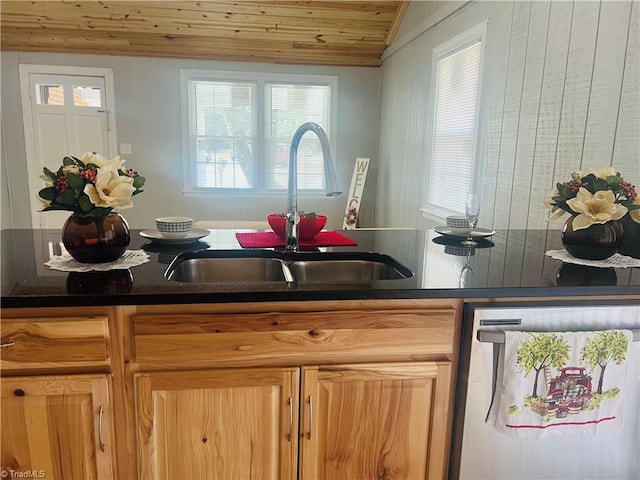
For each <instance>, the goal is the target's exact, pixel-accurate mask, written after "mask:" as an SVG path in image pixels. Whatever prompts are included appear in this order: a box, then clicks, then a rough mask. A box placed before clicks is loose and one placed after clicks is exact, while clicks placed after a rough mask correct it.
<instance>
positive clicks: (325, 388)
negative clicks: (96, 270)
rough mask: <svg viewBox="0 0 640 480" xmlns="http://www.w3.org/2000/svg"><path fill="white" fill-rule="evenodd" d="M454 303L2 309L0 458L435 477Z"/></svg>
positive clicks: (262, 475) (205, 473) (75, 474)
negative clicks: (0, 433) (0, 422)
mask: <svg viewBox="0 0 640 480" xmlns="http://www.w3.org/2000/svg"><path fill="white" fill-rule="evenodd" d="M462 305H463V304H462V301H461V300H450V299H431V300H423V299H405V300H345V301H295V302H294V301H283V302H247V303H219V304H191V305H143V306H133V305H132V306H113V307H73V308H64V307H56V308H25V309H3V310H2V317H3V318H2V323H1V324H0V333H1V336H2V345H3V348H2V358H1V360H0V366H1V371H0V374H1V375H2V406H1V407H2V468H4V469H6V470H8V471H10V472H11V471H16V472H18V471H20V472H25V471H30V472H43V474H46V475H47V477H46V478H82V479H85V478H89V479H92V478H100V479H102V478H106V479H109V478H123V479H135V478H141V479H146V478H150V479H156V478H158V479H160V478H166V479H171V480H173V479H179V478H188V479H199V478H207V479H245V478H256V479H266V478H268V479H276V478H277V479H296V478H301V479H318V478H358V479H361V478H375V479H384V478H394V479H402V478H404V479H412V480H413V479H414V478H445V477H446V475H447V469H446V465H447V462H448V455H449V452H448V445H449V439H450V433H451V423H452V415H451V408H452V399H453V388H454V384H455V379H454V378H453V377H454V374H453V373H452V372H454V371H455V369H456V362H457V355H458V343H459V334H460V320H461V313H462ZM309 399H310V400H309ZM101 445H102V447H101ZM103 448H104V451H103Z"/></svg>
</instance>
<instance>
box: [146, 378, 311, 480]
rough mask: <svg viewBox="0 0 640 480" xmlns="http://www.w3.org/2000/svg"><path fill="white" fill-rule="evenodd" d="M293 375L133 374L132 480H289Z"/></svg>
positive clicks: (294, 419) (293, 452)
mask: <svg viewBox="0 0 640 480" xmlns="http://www.w3.org/2000/svg"><path fill="white" fill-rule="evenodd" d="M299 381H300V372H299V369H298V368H254V369H224V370H202V371H188V372H166V373H150V374H140V375H138V376H137V377H136V399H137V400H136V401H137V414H138V418H137V422H138V453H139V455H138V461H139V469H138V471H139V476H140V478H154V479H171V480H177V479H181V478H183V479H189V480H196V479H203V478H207V479H225V480H227V479H236V478H237V479H250V478H252V479H266V478H274V479H275V478H278V479H293V478H295V475H296V463H297V453H298V446H297V437H298V427H297V425H298V411H297V407H298V388H299V387H298V385H299Z"/></svg>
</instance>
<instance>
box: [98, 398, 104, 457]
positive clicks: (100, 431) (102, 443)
mask: <svg viewBox="0 0 640 480" xmlns="http://www.w3.org/2000/svg"><path fill="white" fill-rule="evenodd" d="M103 414H104V407H103V406H102V405H100V410H98V445H99V446H100V450H102V451H103V452H104V442H103V441H102V417H103Z"/></svg>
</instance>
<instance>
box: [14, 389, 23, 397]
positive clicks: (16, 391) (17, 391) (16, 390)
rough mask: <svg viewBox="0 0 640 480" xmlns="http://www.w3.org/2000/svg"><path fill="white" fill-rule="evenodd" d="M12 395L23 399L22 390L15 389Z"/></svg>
mask: <svg viewBox="0 0 640 480" xmlns="http://www.w3.org/2000/svg"><path fill="white" fill-rule="evenodd" d="M13 394H14V395H15V396H16V397H24V390H22V389H21V388H16V389H15V390H14V391H13Z"/></svg>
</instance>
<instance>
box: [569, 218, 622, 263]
mask: <svg viewBox="0 0 640 480" xmlns="http://www.w3.org/2000/svg"><path fill="white" fill-rule="evenodd" d="M574 218H575V217H570V218H569V219H568V220H567V222H566V223H565V224H564V227H563V228H562V244H563V245H564V248H565V249H566V250H567V252H569V253H570V254H571V255H572V256H574V257H576V258H584V259H587V260H604V259H605V258H609V257H610V256H612V255H613V254H615V253H616V252H617V251H618V248H619V247H620V244H621V243H622V234H623V233H624V229H623V227H622V224H621V223H620V222H619V221H618V220H610V221H608V222H606V223H595V224H593V225H591V226H590V227H587V228H583V229H580V230H574V229H573V219H574Z"/></svg>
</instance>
